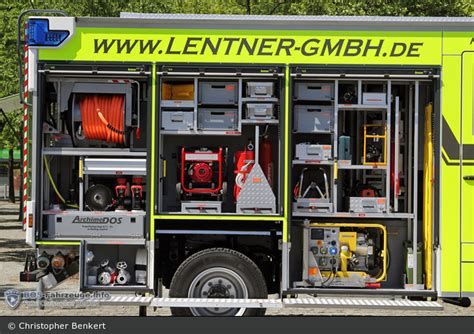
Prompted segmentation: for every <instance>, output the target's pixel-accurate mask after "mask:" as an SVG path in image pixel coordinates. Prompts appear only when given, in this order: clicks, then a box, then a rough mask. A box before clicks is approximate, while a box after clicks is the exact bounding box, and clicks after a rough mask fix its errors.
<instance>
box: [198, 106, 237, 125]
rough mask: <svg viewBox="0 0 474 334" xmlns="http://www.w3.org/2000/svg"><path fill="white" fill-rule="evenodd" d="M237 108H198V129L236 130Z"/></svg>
mask: <svg viewBox="0 0 474 334" xmlns="http://www.w3.org/2000/svg"><path fill="white" fill-rule="evenodd" d="M238 128H239V115H238V110H237V109H226V108H200V109H198V129H199V130H238Z"/></svg>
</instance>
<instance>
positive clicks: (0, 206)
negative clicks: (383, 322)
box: [0, 201, 474, 316]
mask: <svg viewBox="0 0 474 334" xmlns="http://www.w3.org/2000/svg"><path fill="white" fill-rule="evenodd" d="M17 217H18V213H17V206H14V205H11V204H8V203H6V202H4V201H0V294H2V293H3V292H4V291H5V290H8V289H18V290H34V289H35V284H33V283H21V282H19V278H18V274H19V272H20V271H21V270H22V267H23V261H24V258H25V254H26V252H27V251H28V250H29V248H28V246H27V245H26V244H25V243H24V241H23V240H24V232H23V231H22V228H21V223H20V222H18V221H16V218H17ZM78 285H79V280H78V277H72V278H70V279H68V280H67V281H65V282H64V283H63V284H61V285H59V286H58V287H57V288H55V289H54V291H68V292H72V291H78ZM443 305H444V310H443V311H436V312H431V311H430V312H428V311H384V310H359V309H351V310H348V309H285V310H268V311H267V315H291V316H299V315H313V316H314V315H344V316H377V315H379V316H382V315H385V316H415V315H427V316H474V306H471V307H469V308H461V307H457V306H453V305H450V304H446V303H443ZM9 315H37V316H57V315H59V316H61V315H63V316H66V315H69V316H70V315H78V316H90V315H94V316H97V315H107V316H110V315H116V316H121V315H129V316H131V315H138V308H137V307H101V308H90V307H88V308H82V309H71V308H70V307H68V305H63V306H62V307H58V306H54V307H52V306H48V305H47V306H46V308H45V310H38V309H36V308H35V307H34V305H29V304H27V305H25V303H23V304H22V305H20V307H19V308H18V309H17V310H15V311H12V310H10V309H9V308H8V307H7V305H6V304H5V303H4V302H3V301H0V316H9ZM148 315H154V316H169V315H170V311H169V310H168V309H159V310H157V311H154V310H153V309H151V308H150V309H149V310H148Z"/></svg>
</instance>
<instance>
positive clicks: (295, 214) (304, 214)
mask: <svg viewBox="0 0 474 334" xmlns="http://www.w3.org/2000/svg"><path fill="white" fill-rule="evenodd" d="M293 217H325V218H387V219H389V218H392V219H413V214H411V213H359V212H358V213H355V212H333V213H307V212H293Z"/></svg>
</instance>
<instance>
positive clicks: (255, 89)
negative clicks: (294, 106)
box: [247, 82, 274, 97]
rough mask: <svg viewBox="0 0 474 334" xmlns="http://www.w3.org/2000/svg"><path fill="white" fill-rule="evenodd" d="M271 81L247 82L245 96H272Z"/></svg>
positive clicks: (272, 85)
mask: <svg viewBox="0 0 474 334" xmlns="http://www.w3.org/2000/svg"><path fill="white" fill-rule="evenodd" d="M273 87H274V84H273V82H247V97H273Z"/></svg>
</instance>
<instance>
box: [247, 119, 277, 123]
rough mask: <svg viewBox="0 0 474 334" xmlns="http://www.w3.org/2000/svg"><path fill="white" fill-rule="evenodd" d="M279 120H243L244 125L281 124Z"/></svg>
mask: <svg viewBox="0 0 474 334" xmlns="http://www.w3.org/2000/svg"><path fill="white" fill-rule="evenodd" d="M279 123H280V121H279V120H277V119H243V120H242V124H279Z"/></svg>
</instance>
